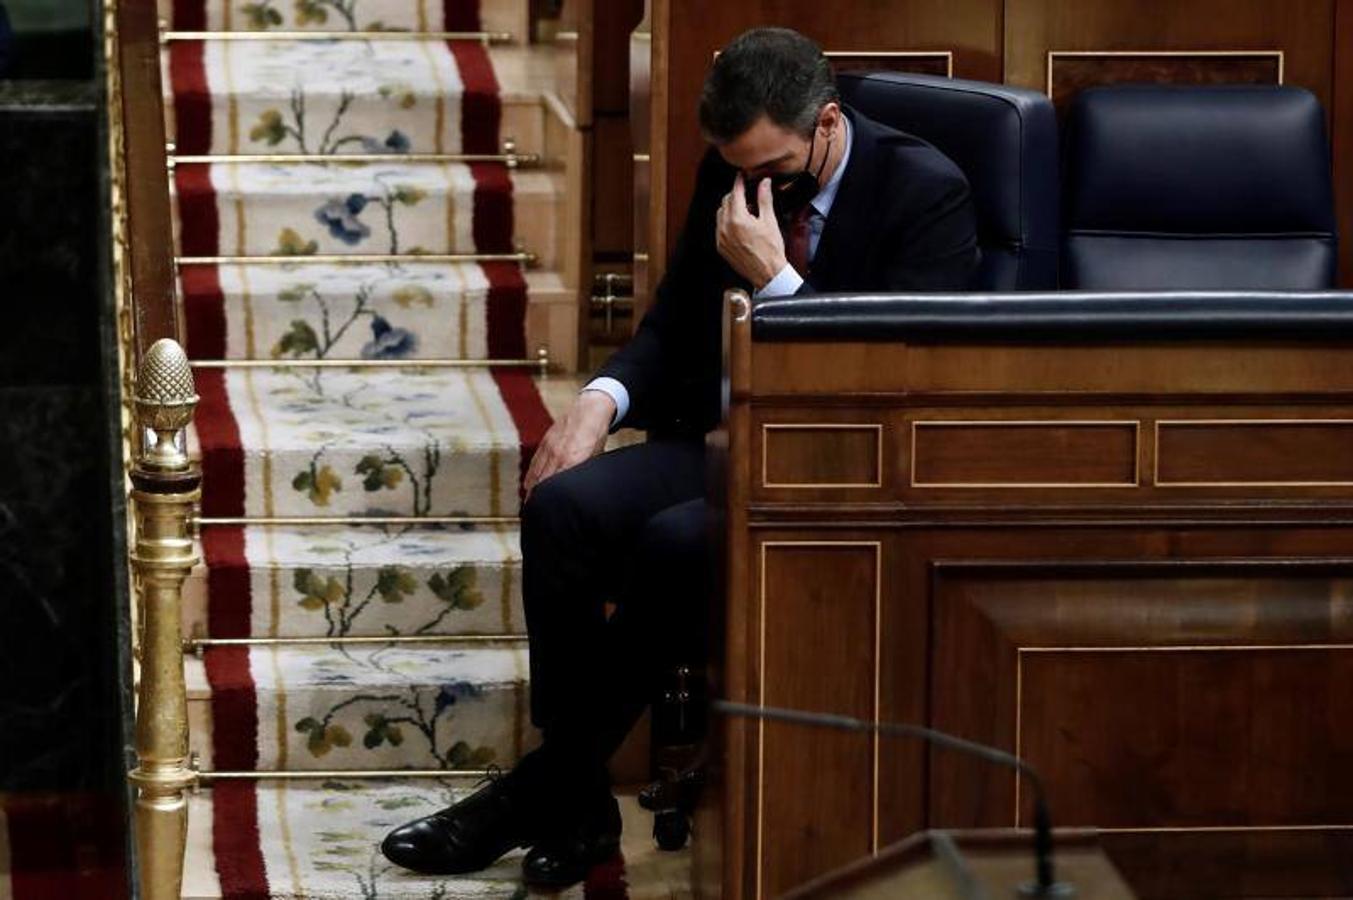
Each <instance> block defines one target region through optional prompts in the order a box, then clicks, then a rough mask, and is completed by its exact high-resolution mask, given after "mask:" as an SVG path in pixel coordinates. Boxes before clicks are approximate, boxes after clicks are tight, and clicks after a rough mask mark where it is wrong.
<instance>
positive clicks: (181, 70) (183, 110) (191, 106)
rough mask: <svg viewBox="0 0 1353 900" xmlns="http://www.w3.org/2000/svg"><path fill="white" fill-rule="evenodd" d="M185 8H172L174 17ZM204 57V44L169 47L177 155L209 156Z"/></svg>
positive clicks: (182, 43) (178, 43) (208, 96)
mask: <svg viewBox="0 0 1353 900" xmlns="http://www.w3.org/2000/svg"><path fill="white" fill-rule="evenodd" d="M185 5H186V4H184V3H180V4H179V5H178V6H176V7H175V13H174V14H175V16H177V15H179V14H180V13H179V12H178V8H179V6H185ZM185 14H186V13H185ZM203 16H204V17H205V13H203ZM178 27H180V28H183V27H185V26H183V25H179V26H178ZM191 27H194V28H195V27H197V26H191ZM203 27H205V26H203ZM205 53H206V44H205V43H204V42H202V41H175V42H174V43H173V44H171V45H170V46H169V80H170V83H171V84H172V85H173V88H174V125H175V131H176V134H175V136H174V143H175V145H176V146H177V148H178V151H177V152H179V153H183V154H203V153H210V152H211V89H210V87H209V86H208V85H207V66H206V61H205Z"/></svg>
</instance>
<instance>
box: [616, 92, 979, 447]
mask: <svg viewBox="0 0 1353 900" xmlns="http://www.w3.org/2000/svg"><path fill="white" fill-rule="evenodd" d="M845 112H846V115H847V116H848V117H849V118H850V123H851V125H852V126H853V131H852V144H851V150H850V159H849V161H848V162H847V165H846V170H845V174H844V175H843V176H842V178H841V184H840V186H839V188H838V189H837V194H836V199H835V200H834V202H833V203H832V208H831V212H830V214H829V215H828V216H827V222H826V224H825V226H824V228H823V231H822V237H821V240H820V241H819V243H818V248H817V253H816V254H815V256H814V257H813V262H812V265H811V267H810V270H809V273H808V277H807V278H806V280H805V282H804V285H803V288H801V290H800V293H817V292H827V291H956V290H963V289H965V288H966V287H967V286H968V281H969V278H970V277H971V275H972V273H973V271H974V270H975V269H976V267H977V260H978V249H977V231H976V222H975V217H974V213H973V205H972V196H971V192H970V191H969V189H968V182H967V179H965V178H964V177H963V173H962V172H961V171H959V169H958V167H957V166H956V165H954V163H953V162H951V161H950V160H949V158H948V157H946V156H945V155H944V154H942V153H940V152H939V151H938V150H936V149H935V148H934V147H932V146H930V145H929V144H927V143H926V142H925V141H922V140H921V139H920V138H915V137H912V136H911V135H908V134H903V133H902V132H900V131H894V130H893V129H891V128H888V127H886V126H884V125H880V124H879V123H877V122H875V121H873V120H872V119H869V118H867V117H866V116H864V115H862V114H861V113H858V112H856V111H855V110H852V109H849V108H846V110H845ZM736 174H737V170H736V169H734V168H733V167H732V166H730V165H728V164H727V163H725V162H724V161H723V158H722V157H721V156H719V154H718V151H716V150H714V149H713V148H711V149H710V150H709V152H708V153H706V154H705V158H704V159H703V160H702V161H701V163H700V171H699V173H698V174H697V176H696V182H695V194H694V196H693V198H692V199H691V206H690V211H689V213H688V214H687V217H686V225H685V227H684V228H683V229H682V231H681V235H680V236H679V237H678V239H677V244H676V249H675V250H674V251H673V253H672V257H671V259H670V261H669V262H668V266H667V274H666V275H665V276H664V277H663V279H662V282H661V283H660V284H659V285H658V288H657V292H656V297H655V301H654V303H653V306H652V308H651V309H650V310H649V312H648V314H647V315H646V316H644V320H643V322H642V323H641V324H640V325H639V330H638V331H637V332H636V333H635V335H634V337H633V339H632V340H631V341H630V342H629V343H628V344H626V345H625V346H624V347H623V348H622V349H621V350H619V351H618V352H616V353H615V355H613V356H612V357H611V358H610V360H608V361H607V363H606V364H605V365H604V366H602V368H601V371H600V372H599V373H598V374H599V375H606V376H610V377H611V378H614V379H616V380H617V381H619V382H620V383H621V384H623V385H625V388H626V390H628V391H629V397H630V407H629V412H628V413H627V414H626V416H625V419H624V421H623V422H622V423H621V424H623V425H625V426H628V427H632V428H645V429H649V430H651V431H654V432H657V433H659V434H666V435H684V436H698V435H701V434H703V433H705V432H707V431H709V430H710V429H712V428H714V427H715V426H716V425H718V423H719V418H720V400H719V378H720V371H719V369H720V354H721V344H722V333H723V318H722V317H723V292H724V290H726V289H728V288H731V287H743V288H750V286H749V285H748V284H747V282H746V281H745V279H743V278H742V277H741V276H739V275H738V274H737V273H736V272H734V271H733V270H732V268H731V267H730V266H729V265H728V264H727V263H726V262H724V260H723V257H721V256H720V255H719V252H718V249H717V248H716V246H715V235H714V229H715V215H716V213H717V211H718V208H719V204H720V202H721V201H722V200H723V197H724V195H725V194H727V193H728V191H729V190H730V189H731V188H732V185H733V178H734V176H735V175H736Z"/></svg>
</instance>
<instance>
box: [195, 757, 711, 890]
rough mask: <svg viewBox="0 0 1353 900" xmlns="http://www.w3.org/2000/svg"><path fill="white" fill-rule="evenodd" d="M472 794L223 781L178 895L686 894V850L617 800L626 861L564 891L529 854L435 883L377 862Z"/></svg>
mask: <svg viewBox="0 0 1353 900" xmlns="http://www.w3.org/2000/svg"><path fill="white" fill-rule="evenodd" d="M473 789H474V783H473V782H470V781H467V780H449V779H448V780H446V781H421V780H420V781H402V782H401V781H350V780H337V779H335V780H332V781H324V782H318V783H284V782H272V781H270V782H261V783H253V782H240V783H217V784H216V786H215V787H213V788H212V789H210V790H206V791H202V792H200V793H198V794H196V795H195V796H193V798H192V801H191V806H190V807H189V813H188V823H189V824H188V857H187V860H186V863H185V872H184V875H185V877H184V890H183V896H184V897H185V898H187V900H218V898H245V897H248V898H253V900H257V898H263V897H268V898H287V900H300V898H306V900H348V898H351V900H370V898H377V897H378V898H381V900H461V898H475V900H479V898H502V900H525V898H528V897H536V896H540V897H557V898H561V900H573V898H583V897H589V898H607V900H623V898H629V900H659V898H661V900H682V898H686V897H690V896H692V893H691V854H690V851H682V852H680V853H664V852H662V851H659V850H657V849H656V848H655V847H654V846H653V841H652V838H650V837H649V832H650V830H651V828H652V816H651V814H649V813H647V812H646V811H644V810H643V809H641V808H640V807H639V805H638V803H637V802H636V801H635V799H634V798H633V796H630V795H623V796H621V797H620V810H621V815H622V817H623V819H624V835H623V838H622V843H621V854H620V855H618V856H617V857H616V858H615V859H613V860H610V861H608V862H606V863H603V864H602V865H599V866H597V867H596V868H595V869H593V871H592V873H591V874H590V875H589V876H588V878H587V881H586V882H585V883H584V884H580V885H578V886H576V887H574V888H570V889H569V890H567V891H562V892H559V893H554V892H550V893H540V894H537V893H536V892H533V891H529V890H528V889H527V888H526V887H525V886H524V885H523V884H522V883H521V859H522V856H523V855H524V851H520V850H519V851H515V852H513V853H511V854H509V855H507V856H506V857H504V858H503V859H501V860H500V861H499V862H498V863H496V864H495V865H494V866H492V867H491V868H489V869H487V870H485V871H483V872H478V873H476V874H474V875H464V876H458V877H428V876H421V875H416V874H413V873H411V872H406V871H404V870H402V869H399V868H397V867H395V866H393V865H391V864H390V863H389V862H387V861H386V860H385V858H384V857H383V856H381V855H380V852H379V849H378V848H379V845H380V842H381V840H382V839H383V838H384V836H385V835H386V834H387V833H388V832H389V831H390V830H391V829H392V828H395V827H397V826H399V825H402V824H403V823H405V822H407V821H409V820H411V819H415V818H418V817H420V816H425V815H428V814H430V813H433V812H435V811H437V810H438V809H441V808H443V807H445V806H448V805H450V804H451V803H453V802H455V801H456V800H458V799H460V798H461V797H464V796H465V795H466V794H467V793H468V792H469V791H471V790H473Z"/></svg>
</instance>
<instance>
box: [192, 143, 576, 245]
mask: <svg viewBox="0 0 1353 900" xmlns="http://www.w3.org/2000/svg"><path fill="white" fill-rule="evenodd" d="M174 180H175V187H176V193H177V199H178V211H179V245H180V254H181V255H183V256H188V257H215V256H295V257H304V256H311V255H315V254H319V255H331V254H334V255H342V256H363V255H373V254H374V255H381V256H384V255H392V254H405V255H414V256H416V255H419V254H448V253H511V252H513V251H515V250H516V249H517V248H518V245H519V244H520V246H521V247H522V248H523V249H526V250H529V251H531V252H533V253H535V254H536V255H537V257H538V261H539V263H540V265H541V267H543V268H546V269H549V268H554V267H555V266H556V264H557V261H558V260H557V257H558V252H557V247H556V244H557V243H558V231H559V227H558V217H559V213H560V212H561V210H562V202H563V198H562V196H561V194H562V187H561V185H560V182H559V179H558V176H556V175H554V174H552V173H548V172H544V171H538V170H517V171H510V170H508V169H507V168H505V167H503V166H502V165H500V164H495V163H471V164H465V163H405V164H377V163H371V164H357V165H326V164H310V163H300V164H270V163H249V164H242V165H210V166H208V165H193V166H180V167H179V168H178V169H177V170H176V172H175V179H174Z"/></svg>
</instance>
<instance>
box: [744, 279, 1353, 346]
mask: <svg viewBox="0 0 1353 900" xmlns="http://www.w3.org/2000/svg"><path fill="white" fill-rule="evenodd" d="M1237 337H1260V338H1262V337H1284V338H1309V339H1314V338H1331V337H1338V338H1345V337H1346V338H1350V339H1353V292H1350V291H1302V292H1268V291H1178V292H1176V291H1170V292H1161V293H1140V292H1138V293H1100V292H1091V291H1061V292H1057V293H1039V294H1034V293H1010V294H815V295H809V296H799V297H790V298H783V299H775V300H763V301H761V302H759V303H755V304H754V305H753V308H752V339H753V340H755V341H903V342H913V343H916V342H925V341H941V340H974V341H982V342H994V343H1001V342H1006V341H1027V340H1048V341H1068V342H1077V341H1083V340H1091V339H1093V340H1101V341H1102V340H1109V341H1143V340H1148V341H1155V340H1161V341H1172V340H1181V339H1207V338H1217V339H1220V338H1237Z"/></svg>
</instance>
